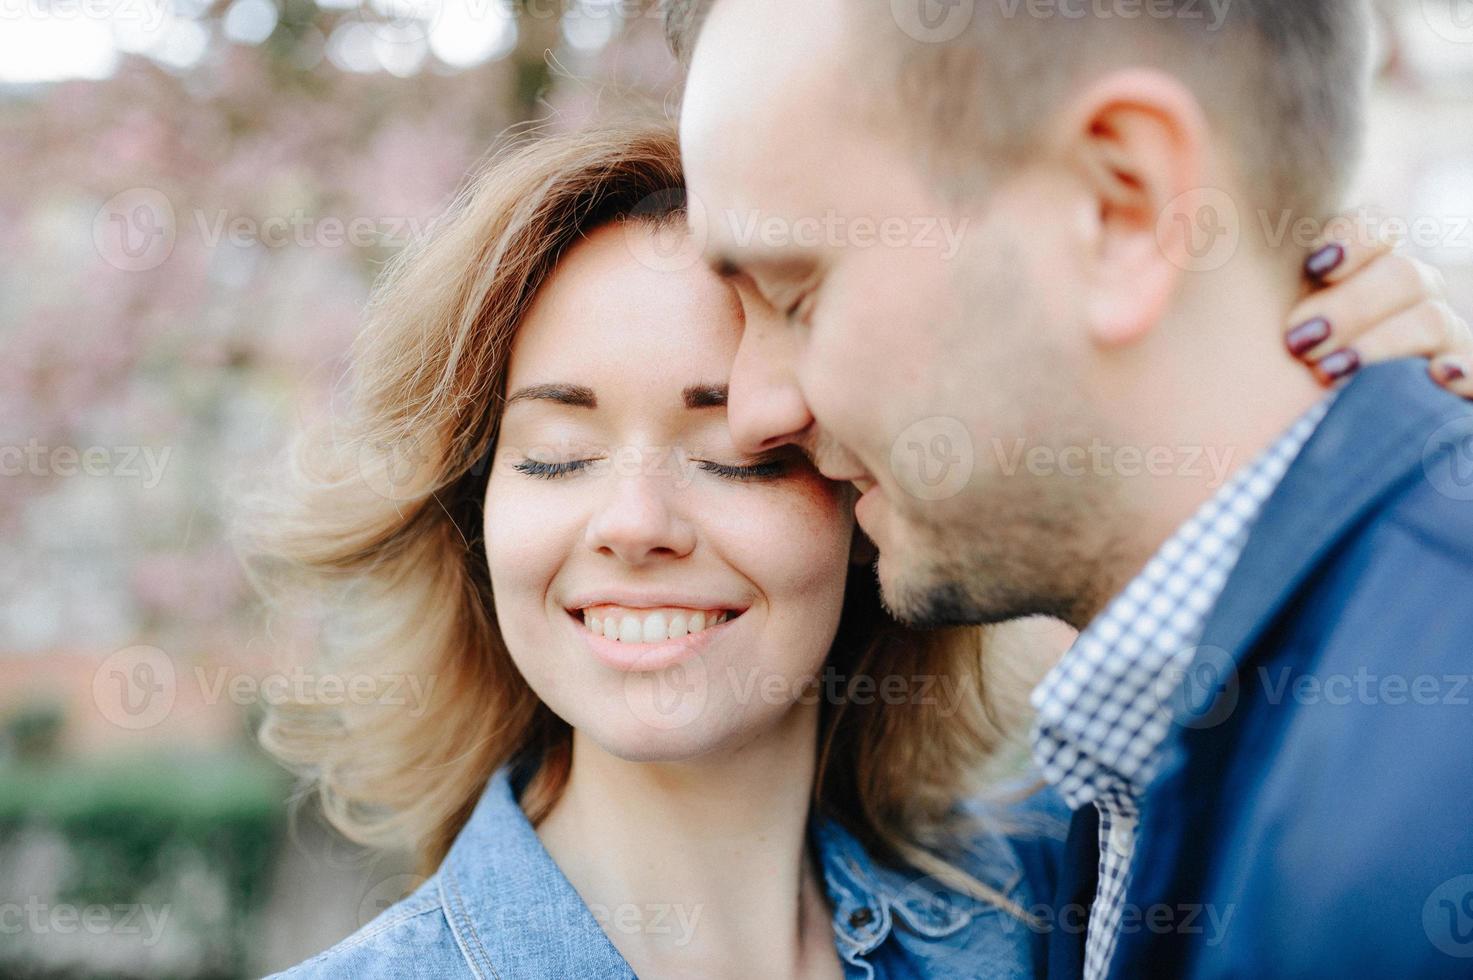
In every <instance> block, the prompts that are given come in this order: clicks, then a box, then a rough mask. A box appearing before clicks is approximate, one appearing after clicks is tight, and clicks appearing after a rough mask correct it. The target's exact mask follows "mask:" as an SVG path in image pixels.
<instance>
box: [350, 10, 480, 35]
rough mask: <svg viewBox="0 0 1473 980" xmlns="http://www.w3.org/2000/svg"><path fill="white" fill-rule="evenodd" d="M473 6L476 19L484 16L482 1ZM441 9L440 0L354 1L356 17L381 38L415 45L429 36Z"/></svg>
mask: <svg viewBox="0 0 1473 980" xmlns="http://www.w3.org/2000/svg"><path fill="white" fill-rule="evenodd" d="M477 6H479V7H480V8H481V10H480V14H481V17H480V18H478V19H484V18H485V15H486V11H485V9H484V8H485V4H484V3H481V4H478V5H477ZM443 8H444V4H443V3H442V0H358V19H359V20H360V21H362V22H363V24H364V25H365V26H367V28H368V29H369V30H370V31H372V32H373V34H374V36H375V37H377V38H379V39H380V40H382V41H385V42H387V43H389V44H413V45H418V44H421V43H423V42H424V41H425V40H427V39H428V38H429V36H430V30H431V29H432V28H433V27H434V26H435V22H436V21H437V20H439V19H440V14H441V12H442V10H443ZM472 9H473V11H474V10H475V8H474V7H473V8H472Z"/></svg>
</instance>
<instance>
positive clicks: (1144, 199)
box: [1063, 69, 1208, 347]
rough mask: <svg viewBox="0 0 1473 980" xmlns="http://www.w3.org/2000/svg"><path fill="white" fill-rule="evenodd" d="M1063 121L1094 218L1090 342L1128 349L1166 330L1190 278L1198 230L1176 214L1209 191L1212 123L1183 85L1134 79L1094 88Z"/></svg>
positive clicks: (1142, 74) (1140, 72)
mask: <svg viewBox="0 0 1473 980" xmlns="http://www.w3.org/2000/svg"><path fill="white" fill-rule="evenodd" d="M1063 121H1064V124H1065V126H1066V129H1065V130H1064V136H1065V147H1064V149H1065V153H1066V156H1067V158H1068V159H1069V160H1070V161H1072V163H1073V165H1074V167H1075V169H1076V170H1077V176H1078V177H1079V178H1080V179H1082V181H1083V183H1084V192H1085V194H1086V195H1087V196H1088V199H1089V206H1090V208H1091V211H1092V213H1091V215H1090V218H1091V219H1092V220H1091V224H1090V228H1091V231H1092V232H1093V241H1092V242H1090V243H1089V245H1090V247H1091V248H1092V251H1093V254H1092V255H1091V256H1089V257H1088V259H1089V261H1090V266H1091V268H1093V270H1094V275H1093V277H1092V278H1093V280H1094V281H1092V282H1090V283H1089V284H1088V285H1089V287H1090V302H1089V305H1088V307H1087V309H1086V315H1087V317H1088V324H1089V329H1090V335H1091V338H1092V339H1093V340H1094V342H1095V343H1096V344H1098V345H1100V346H1102V347H1122V346H1129V345H1131V344H1134V343H1137V342H1138V341H1140V340H1142V339H1144V338H1145V337H1146V336H1147V335H1148V334H1149V333H1150V331H1151V329H1152V328H1153V327H1154V326H1155V325H1156V324H1157V323H1158V322H1160V320H1161V318H1162V317H1163V316H1164V315H1165V313H1166V310H1167V307H1168V305H1169V304H1170V301H1171V297H1172V294H1173V293H1174V292H1175V291H1176V287H1177V284H1178V283H1179V281H1180V276H1181V273H1182V272H1183V270H1185V269H1187V268H1191V266H1190V264H1189V263H1188V262H1186V261H1183V256H1186V255H1188V254H1189V253H1188V251H1187V250H1188V249H1189V248H1190V247H1193V245H1194V243H1193V241H1192V235H1193V229H1192V226H1191V225H1190V224H1187V225H1186V226H1183V225H1182V223H1181V222H1180V221H1178V220H1176V217H1177V216H1175V215H1173V214H1172V212H1173V210H1176V209H1180V208H1182V207H1183V205H1184V204H1186V205H1187V206H1188V207H1190V206H1191V205H1190V204H1189V202H1190V201H1192V200H1193V199H1194V198H1195V194H1194V192H1195V191H1198V190H1199V189H1200V185H1201V182H1202V179H1203V165H1204V156H1205V153H1206V146H1207V139H1208V132H1207V121H1206V117H1205V115H1204V113H1203V111H1202V108H1201V105H1200V104H1199V103H1198V101H1197V99H1196V97H1195V96H1194V95H1193V94H1192V92H1191V91H1190V90H1189V89H1188V88H1187V87H1186V86H1185V85H1183V84H1182V83H1181V82H1180V81H1178V80H1177V79H1175V78H1173V77H1172V76H1170V75H1168V74H1166V73H1164V72H1160V71H1155V70H1152V69H1130V70H1126V71H1119V72H1115V73H1112V74H1109V75H1106V76H1104V77H1103V78H1100V79H1099V80H1098V81H1096V82H1095V83H1093V84H1092V85H1091V86H1090V87H1089V88H1088V89H1087V90H1086V91H1085V92H1084V93H1083V94H1082V95H1080V96H1079V97H1078V98H1077V99H1075V100H1074V102H1073V103H1072V105H1071V108H1070V110H1069V111H1068V112H1066V113H1065V114H1064V116H1063ZM1189 216H1190V217H1191V219H1192V220H1195V214H1190V215H1189Z"/></svg>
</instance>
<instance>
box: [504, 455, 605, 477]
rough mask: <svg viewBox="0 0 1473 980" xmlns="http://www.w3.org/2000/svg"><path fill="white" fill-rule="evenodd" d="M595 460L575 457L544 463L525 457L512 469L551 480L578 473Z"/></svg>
mask: <svg viewBox="0 0 1473 980" xmlns="http://www.w3.org/2000/svg"><path fill="white" fill-rule="evenodd" d="M595 462H597V461H596V460H592V459H574V460H569V461H568V462H566V463H544V462H542V461H541V460H536V459H524V460H522V461H521V462H519V463H515V464H513V465H512V469H514V470H516V471H517V472H518V473H525V474H527V475H528V476H531V477H536V478H537V479H539V480H551V479H554V478H556V477H559V476H567V475H568V474H569V473H576V472H577V471H578V470H581V469H585V468H587V467H588V466H591V465H592V464H593V463H595Z"/></svg>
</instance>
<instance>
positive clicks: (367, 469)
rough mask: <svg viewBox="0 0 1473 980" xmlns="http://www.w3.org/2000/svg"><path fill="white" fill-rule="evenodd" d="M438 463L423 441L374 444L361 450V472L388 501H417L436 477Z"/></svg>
mask: <svg viewBox="0 0 1473 980" xmlns="http://www.w3.org/2000/svg"><path fill="white" fill-rule="evenodd" d="M434 464H435V460H434V458H433V457H432V456H431V454H430V451H429V450H428V449H427V448H426V447H425V444H424V440H423V439H420V438H403V439H393V440H371V441H367V442H364V443H363V444H362V445H361V446H359V448H358V472H359V474H360V475H361V476H362V477H363V482H364V483H366V484H368V487H369V489H371V490H372V491H373V492H374V493H376V494H378V495H379V496H380V497H383V498H384V499H385V500H394V501H399V502H403V501H406V500H417V499H418V498H420V497H422V496H423V495H424V493H425V491H426V489H428V487H429V481H430V480H431V479H432V478H433V476H434Z"/></svg>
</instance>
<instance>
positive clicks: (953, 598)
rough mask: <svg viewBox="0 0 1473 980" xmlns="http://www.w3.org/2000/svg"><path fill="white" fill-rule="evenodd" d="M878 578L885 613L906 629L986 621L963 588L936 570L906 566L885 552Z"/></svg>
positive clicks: (962, 624)
mask: <svg viewBox="0 0 1473 980" xmlns="http://www.w3.org/2000/svg"><path fill="white" fill-rule="evenodd" d="M875 575H876V577H878V579H879V581H880V599H881V601H882V602H883V603H884V604H885V610H886V611H887V612H888V613H889V614H890V615H891V616H892V617H894V618H895V619H896V620H898V621H899V622H901V623H904V624H905V625H906V626H910V627H912V628H914V629H939V628H942V627H946V626H975V625H978V624H980V623H983V622H985V621H986V619H985V616H984V615H983V614H982V612H981V610H978V609H976V608H974V606H975V603H973V602H972V601H971V600H970V598H969V597H968V595H967V593H966V590H965V589H964V588H963V587H962V585H961V584H960V583H957V582H953V581H947V580H946V579H945V578H944V577H943V576H941V575H939V574H938V572H937V570H936V569H935V568H934V567H925V566H922V565H919V564H909V565H905V564H902V563H901V562H900V561H896V560H895V559H894V558H893V557H891V556H887V555H886V553H884V552H881V554H880V557H879V558H878V559H877V560H876V561H875Z"/></svg>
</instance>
